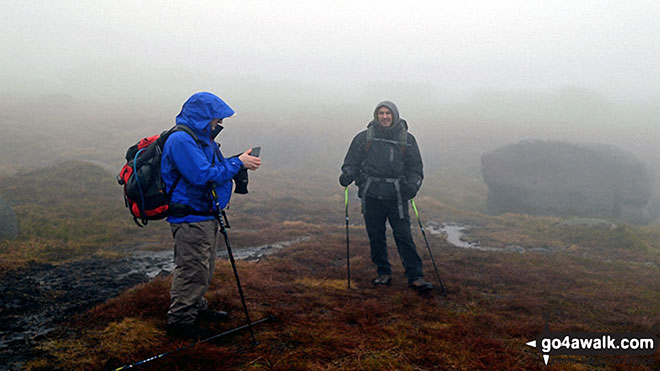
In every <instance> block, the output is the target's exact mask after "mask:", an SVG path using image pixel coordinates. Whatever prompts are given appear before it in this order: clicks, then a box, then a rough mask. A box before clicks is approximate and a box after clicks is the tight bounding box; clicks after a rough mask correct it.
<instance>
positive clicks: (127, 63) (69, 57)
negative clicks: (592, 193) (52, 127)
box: [0, 0, 660, 107]
mask: <svg viewBox="0 0 660 371" xmlns="http://www.w3.org/2000/svg"><path fill="white" fill-rule="evenodd" d="M2 3H3V6H2V12H1V15H0V19H1V20H0V40H1V41H0V45H1V48H2V62H0V63H2V65H1V67H2V68H0V81H1V86H2V90H0V93H1V94H15V93H18V94H31V93H34V92H37V93H46V94H52V93H64V94H70V95H73V96H74V97H75V98H85V99H93V100H100V101H103V100H110V101H122V100H132V99H144V100H146V101H151V100H157V99H163V100H165V101H167V102H168V103H169V102H172V104H176V106H177V107H178V106H179V105H180V104H181V102H182V101H183V100H184V99H185V98H186V97H187V96H189V95H190V93H192V92H195V91H199V90H211V91H214V92H219V94H220V95H222V96H232V95H236V96H242V97H248V96H253V97H258V98H260V99H263V98H264V96H267V95H269V94H277V90H274V91H271V90H267V89H266V90H264V91H244V90H241V89H242V88H243V89H245V88H246V87H247V88H250V87H252V88H254V87H258V86H266V85H268V84H271V83H274V84H275V85H276V86H279V87H281V88H282V89H284V90H286V86H287V85H288V84H292V85H296V84H299V85H300V86H303V87H305V88H304V89H303V90H302V91H301V94H304V95H309V94H314V92H316V91H318V94H319V95H320V96H321V95H323V93H322V92H323V91H324V90H325V91H332V92H333V93H334V92H337V91H341V92H344V93H345V94H342V97H338V99H342V98H343V99H350V97H351V96H353V94H359V92H360V91H361V90H362V89H364V87H365V86H369V85H370V84H372V85H373V84H379V83H387V84H395V85H394V86H396V84H413V86H415V85H414V84H426V85H428V86H430V87H431V89H430V91H434V92H435V93H437V98H439V99H448V100H460V99H462V98H464V97H465V96H466V95H469V94H471V93H473V92H474V91H477V90H482V89H486V90H490V89H494V90H520V91H527V90H535V91H546V90H548V91H552V90H556V89H560V88H562V87H565V86H574V87H580V88H586V89H591V90H594V91H597V92H599V93H600V94H603V95H604V96H606V97H608V98H609V99H613V100H614V101H635V100H641V101H647V102H658V100H659V97H660V22H659V20H660V5H659V3H658V2H657V1H654V0H648V1H647V0H628V1H623V0H621V1H606V0H588V1H580V2H577V1H558V0H553V1H465V2H457V1H451V2H449V1H410V2H403V1H378V2H375V1H325V2H323V1H297V0H287V1H246V0H239V1H233V0H231V1H191V2H183V1H177V2H173V1H151V0H150V1H124V0H115V1H96V0H87V1H79V0H76V1H69V0H59V1H50V0H45V1H40V0H32V1H14V0H9V1H7V0H5V1H3V2H2ZM264 83H265V84H266V85H263V84H264ZM389 86H392V85H389ZM434 89H435V90H434Z"/></svg>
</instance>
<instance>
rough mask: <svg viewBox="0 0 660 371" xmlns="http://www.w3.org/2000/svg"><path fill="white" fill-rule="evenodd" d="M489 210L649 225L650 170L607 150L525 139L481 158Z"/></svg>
mask: <svg viewBox="0 0 660 371" xmlns="http://www.w3.org/2000/svg"><path fill="white" fill-rule="evenodd" d="M481 172H482V175H483V178H484V181H485V182H486V184H487V185H488V201H487V206H488V210H489V211H490V212H492V213H503V212H520V213H530V214H545V215H576V216H584V217H589V216H595V217H614V218H621V219H624V220H627V221H630V222H634V223H643V222H648V221H649V220H650V219H651V218H650V216H649V215H648V213H647V212H646V210H645V207H646V206H647V204H648V203H649V200H650V199H651V197H652V181H651V176H650V174H649V171H648V170H647V169H646V167H645V166H644V164H642V163H641V162H640V161H639V160H638V159H637V158H635V156H634V155H632V154H630V153H628V152H626V151H623V150H621V149H619V148H617V147H615V146H612V145H605V144H573V143H566V142H558V141H543V140H528V141H522V142H519V143H516V144H510V145H507V146H505V147H502V148H499V149H496V150H494V151H492V152H488V153H484V154H483V155H482V157H481Z"/></svg>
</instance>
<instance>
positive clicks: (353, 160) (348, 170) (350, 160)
mask: <svg viewBox="0 0 660 371" xmlns="http://www.w3.org/2000/svg"><path fill="white" fill-rule="evenodd" d="M363 158H364V135H362V133H360V134H358V135H356V136H355V138H353V141H352V142H351V145H350V146H349V147H348V152H346V156H345V157H344V164H343V165H342V167H341V175H340V176H339V184H341V185H342V187H348V186H349V185H350V184H351V183H352V182H353V181H354V180H356V178H357V177H358V175H359V174H360V166H361V164H362V160H363Z"/></svg>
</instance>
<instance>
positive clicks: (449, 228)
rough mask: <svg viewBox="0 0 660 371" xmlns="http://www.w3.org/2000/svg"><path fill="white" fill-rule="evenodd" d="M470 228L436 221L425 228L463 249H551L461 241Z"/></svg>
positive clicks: (545, 250)
mask: <svg viewBox="0 0 660 371" xmlns="http://www.w3.org/2000/svg"><path fill="white" fill-rule="evenodd" d="M470 228H473V227H472V226H470V225H463V224H456V223H443V224H442V225H441V226H439V225H438V224H437V223H433V222H432V223H429V225H428V227H427V230H428V231H429V232H430V233H431V234H432V235H441V236H444V237H445V238H446V239H447V242H448V243H450V244H452V245H454V246H456V247H460V248H464V249H475V250H481V251H495V252H518V253H525V252H552V251H553V249H552V248H549V247H523V246H519V245H507V246H505V247H503V248H496V247H488V246H481V244H480V243H479V241H476V242H466V241H463V239H462V237H463V236H464V235H465V232H466V231H468V230H469V229H470Z"/></svg>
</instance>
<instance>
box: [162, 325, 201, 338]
mask: <svg viewBox="0 0 660 371" xmlns="http://www.w3.org/2000/svg"><path fill="white" fill-rule="evenodd" d="M167 334H168V335H169V336H170V337H173V338H180V339H186V340H201V339H205V338H207V337H209V336H211V333H210V332H209V331H207V330H204V329H203V328H201V327H199V326H197V325H195V324H192V323H170V324H168V325H167Z"/></svg>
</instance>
